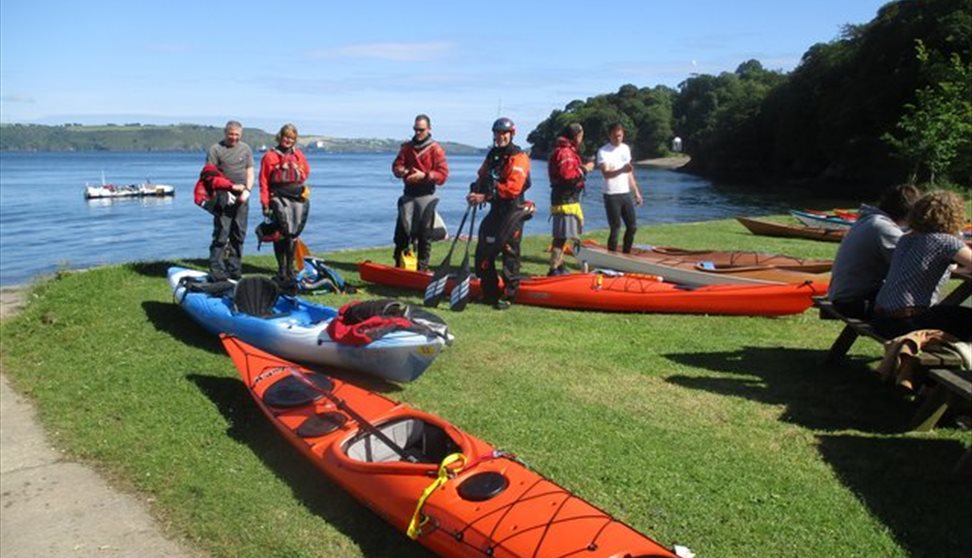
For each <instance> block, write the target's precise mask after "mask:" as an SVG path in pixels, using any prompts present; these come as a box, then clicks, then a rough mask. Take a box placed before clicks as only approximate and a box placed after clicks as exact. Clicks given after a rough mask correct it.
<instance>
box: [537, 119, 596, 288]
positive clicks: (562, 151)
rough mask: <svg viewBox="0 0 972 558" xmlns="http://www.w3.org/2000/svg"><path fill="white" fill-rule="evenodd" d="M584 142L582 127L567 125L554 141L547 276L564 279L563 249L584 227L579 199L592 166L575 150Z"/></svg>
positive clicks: (551, 164)
mask: <svg viewBox="0 0 972 558" xmlns="http://www.w3.org/2000/svg"><path fill="white" fill-rule="evenodd" d="M583 142H584V127H583V126H581V125H580V124H579V123H577V122H574V123H571V124H569V125H568V126H567V127H566V128H565V129H564V133H563V135H562V136H560V137H559V138H557V143H556V145H555V146H554V150H553V152H552V153H551V154H550V160H549V161H548V162H547V172H548V174H549V175H550V217H551V220H552V221H553V233H552V236H553V243H552V244H551V247H550V271H548V272H547V275H548V276H550V275H563V274H564V273H566V272H567V271H566V270H565V269H564V245H565V244H566V243H567V239H568V238H580V235H581V232H582V231H583V226H584V211H583V209H581V204H580V195H581V192H583V191H584V179H585V177H586V176H587V173H588V172H590V171H591V170H593V169H594V163H593V162H587V163H585V162H584V161H583V160H582V159H581V156H580V154H579V153H578V150H579V149H580V146H581V144H582V143H583Z"/></svg>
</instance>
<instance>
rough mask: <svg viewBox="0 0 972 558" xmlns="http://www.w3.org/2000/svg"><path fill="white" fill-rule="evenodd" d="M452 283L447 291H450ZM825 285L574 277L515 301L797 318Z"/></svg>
mask: <svg viewBox="0 0 972 558" xmlns="http://www.w3.org/2000/svg"><path fill="white" fill-rule="evenodd" d="M358 273H359V275H360V276H361V279H362V280H364V281H368V282H370V283H377V284H380V285H387V286H391V287H400V288H405V289H412V290H419V291H424V290H425V287H426V285H428V283H429V280H430V279H431V277H432V274H431V273H428V272H420V271H410V270H405V269H401V268H396V267H391V266H387V265H381V264H375V263H372V262H361V263H359V264H358ZM452 286H453V284H452V282H451V281H450V282H449V283H448V284H447V286H446V290H447V292H449V291H451V289H452ZM826 290H827V286H826V284H822V283H806V284H800V285H708V286H705V287H699V288H685V287H680V286H678V285H674V284H672V283H666V282H661V281H659V280H658V278H657V277H651V276H643V275H638V274H627V275H620V276H609V275H601V274H597V273H573V274H568V275H560V276H557V277H529V278H525V279H523V280H522V281H521V282H520V288H519V290H518V291H517V295H516V300H515V302H517V303H519V304H527V305H532V306H546V307H549V308H567V309H574V310H596V311H602V312H659V313H675V314H728V315H743V316H780V315H786V314H799V313H801V312H803V311H805V310H806V309H807V308H809V307H810V304H811V303H812V300H811V297H813V296H817V295H821V294H823V293H825V292H826ZM470 294H471V296H472V298H474V299H475V298H478V297H479V296H480V288H479V281H478V280H475V279H474V280H472V281H470Z"/></svg>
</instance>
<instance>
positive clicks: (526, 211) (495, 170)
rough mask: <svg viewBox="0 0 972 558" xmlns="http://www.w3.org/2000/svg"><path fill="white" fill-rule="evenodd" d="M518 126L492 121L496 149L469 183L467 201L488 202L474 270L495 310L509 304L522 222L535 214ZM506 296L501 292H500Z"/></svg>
mask: <svg viewBox="0 0 972 558" xmlns="http://www.w3.org/2000/svg"><path fill="white" fill-rule="evenodd" d="M515 133H516V126H515V125H514V124H513V121H512V120H510V119H509V118H505V117H504V118H499V119H497V120H496V121H495V122H493V148H492V149H490V150H489V153H487V154H486V160H485V161H483V164H482V166H480V167H479V172H478V173H477V178H476V181H475V182H473V183H472V184H471V185H470V192H469V195H467V196H466V201H467V202H468V203H469V205H481V204H483V203H489V205H490V208H489V213H488V214H487V215H486V217H485V218H484V219H483V221H482V222H481V223H480V224H479V237H478V239H477V243H476V271H477V274H478V275H479V279H480V285H481V286H482V289H483V302H485V303H487V304H491V305H493V307H494V308H496V309H497V310H504V309H506V308H509V306H510V303H511V302H512V301H513V299H514V298H515V297H516V290H517V288H518V287H519V284H520V279H519V276H520V237H521V236H522V235H523V222H524V221H525V220H527V219H529V218H530V217H531V216H532V213H533V205H532V204H531V203H530V202H525V201H524V198H523V193H524V192H525V191H526V190H527V189H528V188H529V187H530V157H529V156H528V155H527V154H526V152H524V151H523V150H522V149H520V148H519V147H518V146H517V145H516V144H514V143H513V135H514V134H515ZM499 255H501V256H502V258H503V272H502V274H503V284H504V286H505V289H504V292H503V293H501V292H500V288H499V277H498V276H497V273H496V257H497V256H499ZM501 295H502V296H501Z"/></svg>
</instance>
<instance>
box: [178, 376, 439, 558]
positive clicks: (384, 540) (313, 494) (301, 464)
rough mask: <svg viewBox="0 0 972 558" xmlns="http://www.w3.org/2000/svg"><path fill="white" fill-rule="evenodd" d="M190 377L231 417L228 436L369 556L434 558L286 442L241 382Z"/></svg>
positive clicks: (303, 503)
mask: <svg viewBox="0 0 972 558" xmlns="http://www.w3.org/2000/svg"><path fill="white" fill-rule="evenodd" d="M186 377H187V379H188V380H190V381H191V382H193V383H194V384H195V385H196V386H197V387H198V388H199V390H200V391H201V392H202V393H203V394H204V395H205V396H206V397H207V398H209V400H210V401H212V402H213V404H215V405H216V408H217V409H218V410H219V412H220V413H221V414H222V415H223V416H224V417H226V419H227V421H228V422H229V424H230V426H229V428H228V429H227V434H228V435H229V436H230V437H231V438H232V439H234V440H236V441H238V442H240V443H243V444H246V446H247V447H249V448H250V450H251V451H253V453H254V455H256V456H257V457H259V458H260V459H261V460H262V461H263V463H264V464H265V465H266V467H267V468H268V469H269V470H270V471H272V472H273V474H275V475H276V476H277V477H278V478H279V479H281V480H283V481H284V482H285V483H286V484H287V486H289V487H290V489H291V491H292V492H293V495H294V498H295V499H296V500H297V501H298V502H300V504H301V505H302V506H305V507H306V508H307V509H308V510H310V511H311V512H312V513H314V514H315V515H317V516H318V517H320V518H321V519H323V520H324V521H326V522H327V523H328V524H330V525H332V526H334V527H335V528H337V529H338V530H339V531H341V532H342V533H343V534H345V535H346V536H347V537H349V538H350V539H352V540H353V541H355V543H356V544H357V545H358V547H359V548H360V550H361V553H362V554H363V555H364V556H368V557H372V558H386V557H392V556H395V557H399V556H401V557H405V558H425V557H431V556H432V555H431V554H430V553H429V552H428V551H426V550H425V549H424V548H422V547H421V546H420V545H419V544H417V543H412V542H411V541H409V540H408V539H407V538H406V537H405V535H404V534H403V533H399V532H398V531H396V530H395V529H394V528H393V527H392V526H390V525H388V524H387V523H385V522H384V521H382V520H381V519H380V518H379V517H378V516H377V515H375V514H374V513H372V512H371V511H369V510H368V509H367V508H365V507H364V506H363V505H361V504H359V503H358V502H357V501H355V500H354V499H353V498H352V497H351V496H350V495H348V493H346V492H345V491H344V490H342V489H341V487H339V486H338V485H336V484H334V483H333V482H331V481H330V479H328V478H327V477H326V476H325V475H324V474H323V473H321V472H320V471H319V470H318V469H317V468H316V467H314V466H313V465H312V464H311V463H310V462H309V461H308V460H307V459H306V458H305V457H304V456H303V455H301V454H300V453H299V452H298V451H297V450H296V449H295V448H293V447H291V446H290V445H289V444H287V442H286V441H285V440H284V438H283V437H282V436H280V434H279V433H278V432H277V430H276V429H275V428H274V427H273V425H272V424H270V422H269V421H268V420H267V418H266V417H265V416H264V415H263V413H261V412H260V410H259V409H258V408H257V406H256V404H254V402H253V398H252V397H251V396H250V394H249V393H248V391H247V389H246V388H245V387H244V385H243V383H242V382H240V381H239V380H238V379H235V378H225V377H216V376H205V375H201V374H188V375H187V376H186Z"/></svg>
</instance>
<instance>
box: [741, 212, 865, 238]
mask: <svg viewBox="0 0 972 558" xmlns="http://www.w3.org/2000/svg"><path fill="white" fill-rule="evenodd" d="M736 220H737V221H739V223H740V224H741V225H742V226H744V227H746V228H747V229H749V232H751V233H753V234H756V235H760V236H779V237H785V238H807V239H810V240H823V241H825V242H840V241H841V240H843V239H844V235H845V234H847V229H824V228H821V227H806V226H803V225H798V226H794V225H786V224H784V223H775V222H773V221H766V220H763V219H753V218H751V217H736Z"/></svg>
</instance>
